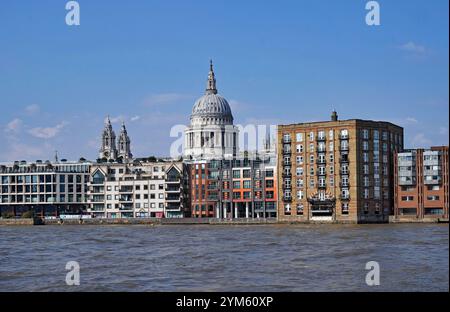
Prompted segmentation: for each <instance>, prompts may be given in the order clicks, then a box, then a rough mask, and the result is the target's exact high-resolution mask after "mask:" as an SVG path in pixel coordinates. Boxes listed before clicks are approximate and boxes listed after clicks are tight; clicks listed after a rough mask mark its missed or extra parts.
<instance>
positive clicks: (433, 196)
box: [427, 195, 439, 200]
mask: <svg viewBox="0 0 450 312" xmlns="http://www.w3.org/2000/svg"><path fill="white" fill-rule="evenodd" d="M427 200H439V196H437V195H431V196H427Z"/></svg>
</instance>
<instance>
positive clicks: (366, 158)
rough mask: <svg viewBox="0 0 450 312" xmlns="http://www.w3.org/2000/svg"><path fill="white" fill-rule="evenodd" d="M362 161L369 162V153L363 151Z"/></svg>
mask: <svg viewBox="0 0 450 312" xmlns="http://www.w3.org/2000/svg"><path fill="white" fill-rule="evenodd" d="M363 161H364V162H369V153H363Z"/></svg>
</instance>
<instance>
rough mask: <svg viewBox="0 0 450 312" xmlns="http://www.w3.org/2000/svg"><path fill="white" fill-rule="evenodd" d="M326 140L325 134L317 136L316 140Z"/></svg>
mask: <svg viewBox="0 0 450 312" xmlns="http://www.w3.org/2000/svg"><path fill="white" fill-rule="evenodd" d="M326 140H327V138H326V137H325V136H318V137H317V141H321V142H323V141H326Z"/></svg>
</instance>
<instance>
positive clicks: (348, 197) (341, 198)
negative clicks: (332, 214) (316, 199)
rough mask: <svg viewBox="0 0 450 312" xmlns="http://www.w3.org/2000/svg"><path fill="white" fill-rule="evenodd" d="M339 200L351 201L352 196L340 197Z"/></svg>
mask: <svg viewBox="0 0 450 312" xmlns="http://www.w3.org/2000/svg"><path fill="white" fill-rule="evenodd" d="M339 199H340V200H350V195H340V196H339Z"/></svg>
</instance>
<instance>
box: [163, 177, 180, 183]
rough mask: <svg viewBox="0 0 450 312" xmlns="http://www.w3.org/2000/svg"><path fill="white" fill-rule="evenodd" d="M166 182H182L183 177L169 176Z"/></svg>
mask: <svg viewBox="0 0 450 312" xmlns="http://www.w3.org/2000/svg"><path fill="white" fill-rule="evenodd" d="M166 183H171V184H175V183H181V179H180V178H169V179H167V180H166Z"/></svg>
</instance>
